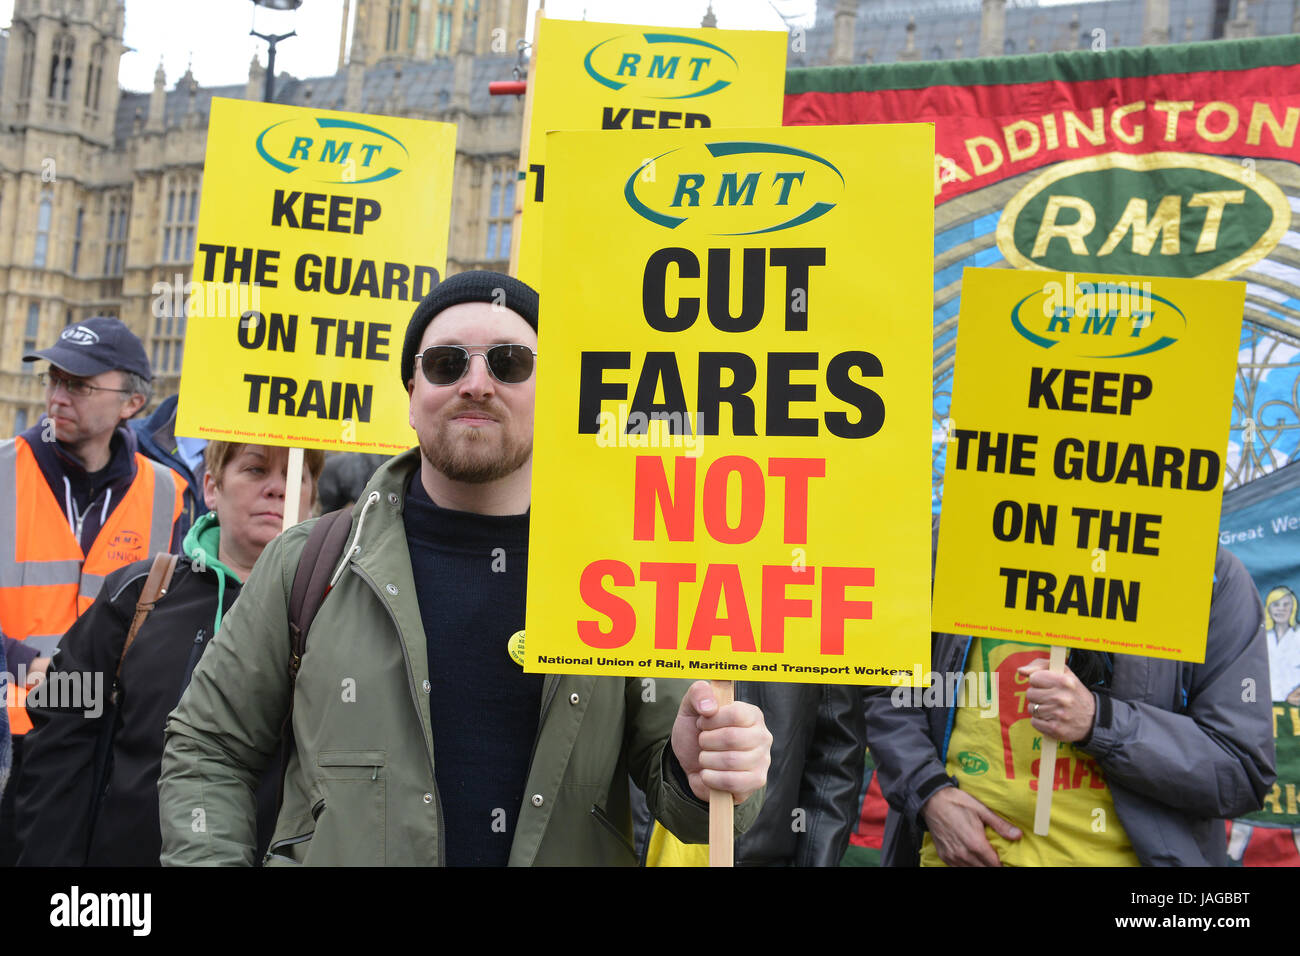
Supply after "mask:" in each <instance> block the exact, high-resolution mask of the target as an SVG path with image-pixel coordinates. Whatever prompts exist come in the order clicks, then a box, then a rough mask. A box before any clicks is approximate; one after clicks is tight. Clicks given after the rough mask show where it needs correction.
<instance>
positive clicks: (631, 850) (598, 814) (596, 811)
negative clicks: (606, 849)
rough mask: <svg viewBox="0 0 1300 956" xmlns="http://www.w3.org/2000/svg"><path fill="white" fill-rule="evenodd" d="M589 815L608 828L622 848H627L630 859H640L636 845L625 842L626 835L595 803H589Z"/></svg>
mask: <svg viewBox="0 0 1300 956" xmlns="http://www.w3.org/2000/svg"><path fill="white" fill-rule="evenodd" d="M591 815H592V816H593V817H595V818H596V819H597V820H599V821H600V825H601V826H603V827H604V828H605V829H606V830H608V831H609V832H610V833H612V834H613V835H614V838H615V839H616V840H618V842H619V844H621V845H622V847H623V849H625V850H627V852H628V854H629V855H631V857H632V859H634V860H639V859H640V858H639V857H638V856H637V855H636V847H634V846H633V845H632V844H631V843H628V842H627V837H626V836H624V835H623V834H622V832H621V831H620V830H619V829H618V827H616V826H614V821H613V820H611V819H610V818H609V817H607V816H606V815H605V811H604V810H602V809H601V808H600V807H598V806H597V805H596V804H594V803H593V804H592V805H591ZM648 845H649V843H648V841H647V846H648Z"/></svg>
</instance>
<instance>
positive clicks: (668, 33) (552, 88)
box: [515, 18, 788, 288]
mask: <svg viewBox="0 0 1300 956" xmlns="http://www.w3.org/2000/svg"><path fill="white" fill-rule="evenodd" d="M787 40H788V34H786V33H784V32H778V31H774V30H716V29H711V28H701V27H696V28H681V29H679V28H676V27H672V28H669V27H646V26H633V25H630V24H626V23H589V22H587V21H576V20H552V19H549V18H543V19H542V20H541V22H540V26H539V29H538V34H537V50H538V55H537V66H536V68H535V69H534V71H533V75H532V76H531V77H530V78H529V81H528V82H529V83H530V84H533V86H534V91H533V111H532V118H531V123H530V126H529V132H528V154H527V169H526V170H524V172H525V173H526V174H527V175H526V179H525V181H524V183H523V184H522V185H523V187H524V191H523V195H522V197H521V204H520V205H521V209H522V215H521V218H520V235H519V258H518V262H517V266H516V271H515V274H516V275H517V276H518V277H519V278H520V279H523V280H524V281H525V282H528V283H530V284H533V285H535V286H537V287H538V288H540V287H541V285H540V282H541V273H542V206H543V199H544V197H545V195H546V189H547V181H546V175H547V174H546V168H547V165H546V163H547V161H546V134H547V133H548V132H550V131H551V130H568V129H574V130H576V129H607V130H645V129H694V128H706V127H720V126H780V125H781V111H782V109H783V96H784V92H785V44H786V42H787ZM643 158H648V157H643Z"/></svg>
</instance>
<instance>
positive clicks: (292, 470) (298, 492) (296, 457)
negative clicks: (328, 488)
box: [282, 448, 302, 531]
mask: <svg viewBox="0 0 1300 956" xmlns="http://www.w3.org/2000/svg"><path fill="white" fill-rule="evenodd" d="M284 481H285V485H284V525H283V528H282V530H284V531H288V530H289V529H290V528H292V527H293V526H294V525H296V524H297V523H298V508H299V503H300V501H301V499H302V449H301V448H290V449H289V473H288V474H287V475H286V476H285V479H284Z"/></svg>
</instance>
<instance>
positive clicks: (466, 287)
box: [159, 272, 771, 865]
mask: <svg viewBox="0 0 1300 956" xmlns="http://www.w3.org/2000/svg"><path fill="white" fill-rule="evenodd" d="M537 318H538V298H537V293H536V292H534V291H533V290H532V289H531V288H529V287H528V286H527V285H525V284H523V283H522V282H519V281H518V280H516V279H512V278H510V277H509V276H505V275H501V274H499V273H493V272H470V273H461V274H459V275H455V276H452V277H451V278H449V279H447V280H446V281H445V282H443V283H441V284H440V285H438V286H437V287H436V288H435V289H434V290H433V291H432V292H431V293H430V294H429V295H428V296H426V297H425V299H424V301H422V302H421V303H420V305H419V307H418V308H417V309H416V310H415V314H414V315H413V316H412V317H411V322H410V326H409V327H408V329H407V333H406V339H405V343H404V345H403V349H402V365H401V374H402V384H403V385H404V386H405V387H406V389H407V393H408V394H409V396H410V423H411V427H412V428H414V429H415V433H416V436H417V437H418V439H419V448H418V449H412V450H411V451H409V452H407V453H405V454H402V455H399V456H398V457H396V458H394V459H392V460H391V461H389V462H388V463H387V464H385V465H384V466H383V467H381V468H380V469H379V471H378V472H376V473H375V475H374V477H373V478H372V479H371V480H370V483H369V484H368V485H367V487H366V490H365V492H364V494H363V496H362V500H361V502H360V503H359V505H358V507H357V509H356V513H355V514H354V515H353V519H352V527H351V529H350V531H349V535H348V538H347V545H346V548H345V550H344V557H343V559H342V560H341V561H340V562H339V566H338V568H337V569H336V570H335V571H334V573H333V579H334V585H333V588H332V590H331V591H330V592H329V593H328V594H327V596H326V598H325V600H324V603H323V604H322V605H321V608H320V613H319V614H318V615H317V617H316V621H317V622H320V623H317V625H316V626H315V627H313V628H312V629H311V631H310V639H309V640H308V642H307V650H306V653H305V654H304V655H303V657H302V669H301V671H300V674H299V677H298V682H297V685H296V687H295V688H294V694H293V701H292V703H293V707H292V718H293V726H294V729H295V738H294V739H295V748H294V751H293V753H292V755H291V757H290V761H289V765H288V771H287V774H286V777H285V784H284V794H285V797H284V805H283V808H282V810H281V813H280V816H279V820H278V822H277V826H276V832H275V835H274V836H273V838H272V842H271V847H270V850H269V852H268V854H267V857H266V861H267V862H268V863H279V862H294V863H319V864H408V865H434V864H446V865H505V864H510V865H563V864H583V865H634V864H635V863H636V862H637V856H636V853H635V851H634V850H633V849H632V845H631V814H630V810H629V793H628V778H629V774H630V775H631V777H632V778H633V779H634V780H635V781H636V782H637V784H638V785H639V786H640V787H641V788H642V789H643V790H644V791H645V793H646V796H647V802H648V803H649V806H650V809H651V812H652V813H654V814H655V816H656V817H657V818H658V819H659V820H660V821H661V822H662V823H663V824H664V826H666V827H667V828H668V829H669V830H670V831H672V832H673V833H674V834H676V835H677V836H678V837H679V838H680V839H682V840H683V841H685V842H691V843H702V842H705V841H706V840H707V836H708V805H707V803H706V802H705V801H706V800H707V797H708V790H709V788H714V789H717V790H723V791H727V792H730V793H732V794H733V795H734V798H735V800H736V802H737V804H738V806H737V809H736V822H737V826H738V828H739V829H742V830H743V829H744V828H745V827H746V826H748V824H749V822H751V821H752V820H753V818H754V817H755V816H757V813H758V805H759V803H760V800H759V799H748V798H749V797H750V796H751V795H753V794H755V793H756V792H757V791H759V790H760V789H761V788H762V786H763V784H764V781H765V779H766V771H767V766H768V763H769V759H770V757H769V755H770V748H771V735H770V734H769V733H768V731H767V728H766V727H765V725H764V723H763V716H762V714H761V713H760V712H759V710H758V708H756V707H754V706H752V705H750V704H745V703H734V704H730V705H728V706H726V707H721V708H720V707H719V706H718V703H717V702H716V701H715V700H714V699H713V696H712V693H711V691H710V688H709V684H708V682H706V681H697V682H696V683H695V684H693V685H690V684H688V682H686V681H671V680H658V681H655V682H650V684H649V685H648V686H647V684H645V683H643V682H642V681H641V680H640V679H635V678H628V679H624V678H617V677H591V676H586V677H577V676H559V675H545V676H544V675H541V674H525V673H524V672H523V670H522V668H521V666H520V665H521V662H522V659H523V627H524V610H525V592H526V585H527V569H528V559H529V555H528V524H529V506H530V496H531V465H532V448H533V445H532V436H533V408H534V405H533V402H534V396H535V389H536V375H535V372H536V363H537ZM585 506H599V505H598V504H597V503H587V504H586V505H585ZM311 527H312V522H307V523H305V524H303V525H299V526H297V527H295V528H293V529H291V530H290V531H288V532H286V533H285V534H284V535H282V536H281V537H280V538H279V539H278V540H277V541H276V542H273V543H272V544H271V545H270V546H269V547H268V548H267V550H266V552H265V553H264V554H263V556H262V559H261V560H260V561H259V563H258V566H257V568H255V569H254V571H253V574H252V576H251V577H250V579H249V581H248V583H247V584H246V585H245V586H244V589H243V591H242V592H241V595H240V599H239V601H238V602H237V603H236V605H235V607H234V608H233V609H232V611H231V613H230V615H229V616H228V617H227V618H226V619H225V620H224V621H223V623H222V628H221V630H220V631H219V632H218V634H217V636H216V637H215V638H214V639H213V642H212V645H211V647H210V648H209V650H208V652H207V653H206V654H205V655H204V656H203V657H202V658H201V659H200V662H199V665H198V667H197V668H196V669H195V672H194V676H193V679H192V680H191V682H190V685H189V689H188V690H187V692H186V694H185V697H184V698H183V699H182V701H181V703H180V705H179V707H178V708H177V709H176V711H175V712H174V713H173V714H172V716H171V719H170V721H169V724H168V728H167V751H166V755H165V756H164V759H163V774H162V780H161V782H160V785H159V796H160V803H161V818H162V825H163V862H164V863H172V864H185V863H251V862H253V859H252V856H253V838H254V833H255V830H254V825H255V804H254V799H253V794H252V792H251V790H250V789H249V787H248V782H249V781H255V780H256V779H257V775H258V774H259V773H260V772H261V769H262V766H264V764H265V761H266V759H267V758H268V757H269V755H270V754H271V753H272V752H273V751H274V749H275V745H276V742H277V739H278V735H279V728H280V726H281V724H282V722H283V720H284V718H285V716H286V714H287V713H289V704H290V700H289V693H288V686H287V685H288V682H287V679H286V677H285V667H284V660H283V658H284V655H285V648H286V647H288V645H289V642H288V635H287V632H288V627H287V624H286V616H287V611H286V609H287V606H288V604H289V592H290V589H291V584H292V581H293V578H294V569H295V568H296V566H297V564H298V561H299V556H300V555H301V553H302V550H303V546H304V544H305V541H306V538H307V535H308V534H309V533H310V530H311ZM575 586H576V582H575ZM200 811H202V813H201V814H200ZM196 815H197V816H196ZM199 816H201V818H202V820H203V821H204V825H205V826H206V827H208V828H209V829H208V830H196V829H195V827H194V820H195V819H197V818H198V817H199ZM213 828H215V829H216V830H219V831H220V832H214V829H213Z"/></svg>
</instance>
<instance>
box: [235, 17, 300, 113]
mask: <svg viewBox="0 0 1300 956" xmlns="http://www.w3.org/2000/svg"><path fill="white" fill-rule="evenodd" d="M253 6H255V7H266V8H268V9H270V10H297V9H298V8H299V7H301V6H302V0H253ZM248 33H249V35H250V36H255V37H257V38H258V39H260V40H265V41H266V47H267V52H266V84H265V86H264V87H263V88H262V100H263V102H266V103H270V102H271V101H272V100H273V99H274V98H275V45H276V44H277V43H279V42H280V41H281V40H287V39H289V37H292V36H297V35H298V31H297V30H290V31H289V32H288V33H279V34H275V33H258V32H257V31H256V30H249V31H248Z"/></svg>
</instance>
